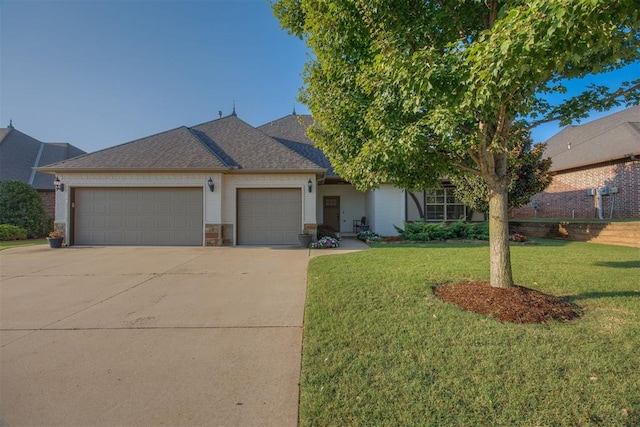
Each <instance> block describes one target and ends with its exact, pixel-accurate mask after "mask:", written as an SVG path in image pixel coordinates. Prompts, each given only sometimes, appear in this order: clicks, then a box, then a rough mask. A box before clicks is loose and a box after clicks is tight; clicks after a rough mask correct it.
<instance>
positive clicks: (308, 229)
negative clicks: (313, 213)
mask: <svg viewBox="0 0 640 427" xmlns="http://www.w3.org/2000/svg"><path fill="white" fill-rule="evenodd" d="M302 229H303V230H304V232H305V233H306V234H311V235H312V236H313V238H314V239H315V238H316V237H317V235H318V234H317V232H318V224H305V225H304V226H303V227H302Z"/></svg>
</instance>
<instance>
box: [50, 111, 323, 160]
mask: <svg viewBox="0 0 640 427" xmlns="http://www.w3.org/2000/svg"><path fill="white" fill-rule="evenodd" d="M230 169H236V170H247V171H267V170H271V171H290V170H314V171H319V169H321V168H320V167H319V166H318V165H317V164H315V163H313V162H312V161H310V160H308V159H306V158H305V157H303V156H301V155H299V154H297V153H296V152H294V151H292V150H290V149H289V148H287V147H286V146H283V145H282V144H281V143H279V142H278V141H276V140H275V139H273V138H271V137H270V136H268V135H266V134H265V133H263V132H261V131H259V130H257V129H256V128H254V127H252V126H251V125H249V124H247V123H245V122H244V121H242V120H240V119H239V118H238V117H237V116H236V115H235V114H231V115H229V116H226V117H223V118H220V119H217V120H212V121H209V122H206V123H202V124H200V125H197V126H194V127H191V128H188V127H185V126H182V127H179V128H177V129H173V130H170V131H166V132H162V133H159V134H156V135H152V136H148V137H146V138H142V139H138V140H135V141H131V142H128V143H125V144H121V145H117V146H115V147H111V148H106V149H104V150H101V151H97V152H95V153H90V154H87V155H84V156H81V157H78V158H75V159H71V160H68V161H63V162H59V163H56V164H53V165H48V166H46V167H44V168H41V169H40V170H46V171H62V170H74V171H80V170H83V171H88V170H111V171H117V170H149V171H151V170H173V171H179V170H180V171H181V170H230Z"/></svg>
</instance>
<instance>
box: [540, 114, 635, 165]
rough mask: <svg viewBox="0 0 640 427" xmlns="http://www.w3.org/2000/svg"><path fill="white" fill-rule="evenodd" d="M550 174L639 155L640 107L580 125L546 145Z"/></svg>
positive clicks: (563, 131) (561, 133) (564, 130)
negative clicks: (550, 162)
mask: <svg viewBox="0 0 640 427" xmlns="http://www.w3.org/2000/svg"><path fill="white" fill-rule="evenodd" d="M546 144H547V148H546V149H545V155H546V156H548V157H551V159H552V161H553V163H552V165H551V169H550V170H551V171H552V172H554V171H559V170H565V169H571V168H576V167H581V166H588V165H593V164H597V163H602V162H606V161H610V160H617V159H622V158H625V157H629V156H631V155H633V156H639V155H640V105H638V106H635V107H631V108H627V109H626V110H623V111H620V112H617V113H614V114H611V115H608V116H606V117H602V118H600V119H597V120H593V121H591V122H588V123H585V124H582V125H579V126H569V127H566V128H564V129H563V130H562V131H560V132H559V133H557V134H556V135H554V136H553V137H551V138H550V139H549V140H547V142H546Z"/></svg>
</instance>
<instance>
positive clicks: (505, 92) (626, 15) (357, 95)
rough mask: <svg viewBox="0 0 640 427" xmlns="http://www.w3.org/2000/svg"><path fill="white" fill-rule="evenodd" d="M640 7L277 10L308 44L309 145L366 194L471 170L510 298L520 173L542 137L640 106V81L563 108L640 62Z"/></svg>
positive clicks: (317, 3)
mask: <svg viewBox="0 0 640 427" xmlns="http://www.w3.org/2000/svg"><path fill="white" fill-rule="evenodd" d="M639 6H640V2H639V1H638V0H573V1H570V2H568V1H564V0H527V1H524V0H513V1H497V0H493V1H491V0H447V1H435V0H431V1H425V0H420V1H418V0H408V1H407V0H354V1H348V2H346V1H341V0H278V1H275V2H274V4H273V9H274V13H275V15H276V16H277V17H278V19H279V20H280V23H281V24H282V26H283V27H284V28H286V29H287V30H288V31H289V32H290V33H291V34H294V35H296V36H298V37H300V38H302V39H303V40H305V42H306V43H307V45H308V46H309V47H310V48H311V51H312V55H313V57H312V59H311V60H310V61H309V62H308V63H307V65H306V68H305V71H304V76H305V83H306V87H305V88H304V89H303V91H302V95H301V98H302V100H303V102H305V103H306V104H307V105H308V106H309V108H310V110H311V112H312V114H313V117H314V120H315V125H314V126H312V127H311V128H310V131H309V132H310V136H311V137H312V139H313V140H314V141H315V142H316V143H317V144H318V146H319V147H320V148H321V149H322V150H323V151H324V152H325V153H326V154H327V156H328V157H329V159H330V160H331V162H332V164H333V165H334V168H335V170H336V171H337V172H338V173H339V174H340V175H341V176H343V177H344V178H345V179H347V180H349V181H350V182H352V183H353V184H354V185H355V186H356V187H357V188H359V189H366V188H371V187H375V186H376V185H378V184H380V183H383V182H386V183H392V184H395V185H398V186H400V187H402V188H406V189H422V188H426V187H429V186H434V185H437V183H438V182H439V180H440V179H441V178H442V177H443V176H445V175H448V174H455V173H459V172H460V171H465V172H466V173H471V174H474V175H476V176H478V177H479V178H480V179H481V180H482V181H483V182H484V183H485V184H486V186H487V189H488V197H489V221H490V229H491V237H490V242H491V243H490V245H491V283H492V285H494V286H510V285H512V284H513V281H512V278H511V267H510V260H509V250H508V228H507V206H508V200H507V191H508V188H509V186H510V185H511V175H510V174H509V173H508V171H507V165H508V159H509V157H510V155H512V154H510V153H513V149H514V148H515V147H516V146H517V144H518V142H519V141H521V140H522V135H523V133H526V132H528V131H529V130H530V129H532V128H533V127H535V126H537V125H539V124H541V123H545V122H549V121H556V120H557V121H559V122H560V124H568V123H570V122H571V121H573V120H576V119H580V118H585V117H587V116H588V115H589V113H590V111H592V110H601V111H602V110H607V109H609V108H611V107H613V106H616V105H622V104H637V103H638V102H639V100H640V90H639V88H640V79H638V80H635V81H631V82H626V83H624V84H623V85H622V86H621V87H615V88H608V87H604V86H591V87H588V88H586V89H585V91H584V92H582V93H581V94H579V95H577V96H574V97H571V98H567V99H564V100H563V101H561V102H559V103H557V104H551V103H550V102H549V101H548V99H549V97H548V95H550V94H552V93H560V94H562V93H565V92H566V86H565V81H566V80H567V79H576V78H582V77H585V76H588V75H591V74H598V73H604V72H607V71H611V70H615V69H618V68H621V67H624V66H625V65H628V64H630V63H633V62H635V61H638V59H639V58H640V55H639V51H640V29H639V28H640V7H639Z"/></svg>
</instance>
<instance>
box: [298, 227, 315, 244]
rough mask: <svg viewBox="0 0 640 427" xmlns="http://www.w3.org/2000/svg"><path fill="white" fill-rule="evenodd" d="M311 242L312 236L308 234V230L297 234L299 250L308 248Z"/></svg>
mask: <svg viewBox="0 0 640 427" xmlns="http://www.w3.org/2000/svg"><path fill="white" fill-rule="evenodd" d="M312 240H313V236H312V235H311V234H310V233H309V230H302V233H300V234H298V241H299V242H300V247H301V248H308V247H309V245H310V244H311V241H312Z"/></svg>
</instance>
